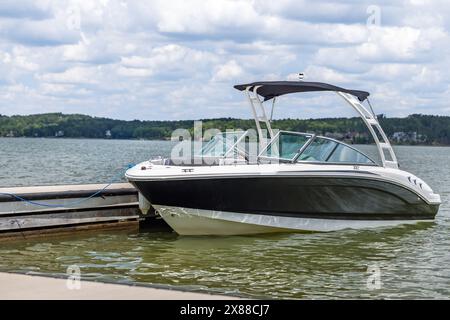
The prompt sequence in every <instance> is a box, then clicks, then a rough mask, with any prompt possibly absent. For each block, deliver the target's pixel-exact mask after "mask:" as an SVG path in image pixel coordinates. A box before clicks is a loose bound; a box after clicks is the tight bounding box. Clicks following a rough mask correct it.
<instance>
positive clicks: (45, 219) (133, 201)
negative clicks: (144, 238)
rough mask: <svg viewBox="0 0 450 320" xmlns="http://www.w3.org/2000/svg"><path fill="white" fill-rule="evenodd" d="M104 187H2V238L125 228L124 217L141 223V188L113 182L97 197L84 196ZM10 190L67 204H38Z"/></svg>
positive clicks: (41, 200) (0, 224)
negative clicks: (54, 205)
mask: <svg viewBox="0 0 450 320" xmlns="http://www.w3.org/2000/svg"><path fill="white" fill-rule="evenodd" d="M103 187H104V185H100V184H87V185H59V186H38V187H17V188H0V194H1V193H3V195H2V196H0V239H7V238H10V237H12V238H17V236H19V237H21V236H22V235H23V234H33V235H47V234H53V233H54V232H55V230H60V231H58V232H76V231H78V230H84V229H85V228H86V226H89V228H94V229H99V228H103V227H105V226H107V227H108V228H111V225H112V224H117V225H118V226H119V227H120V228H121V227H123V222H124V221H134V222H133V223H134V224H135V225H136V226H138V225H139V224H138V220H139V215H140V211H139V207H138V202H137V200H138V199H137V190H136V189H134V188H133V186H132V185H131V184H128V183H118V184H112V185H110V186H108V188H107V189H105V190H102V192H100V193H99V194H98V195H96V196H95V197H91V198H88V199H86V200H83V199H84V198H86V197H89V196H90V195H92V194H93V193H95V192H96V191H98V190H101V189H102V188H103ZM9 193H11V194H15V195H19V196H20V197H22V198H24V199H27V200H32V201H36V202H41V203H42V202H45V203H49V204H64V205H66V206H64V207H62V206H61V207H42V206H36V205H33V204H30V203H27V202H24V201H18V199H17V198H13V197H12V196H10V195H7V194H9ZM82 200H83V201H82ZM68 204H70V205H68ZM75 226H80V227H82V228H81V229H78V228H76V227H75ZM62 229H64V230H65V231H61V230H62ZM47 231H48V232H47Z"/></svg>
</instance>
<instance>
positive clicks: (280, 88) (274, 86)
mask: <svg viewBox="0 0 450 320" xmlns="http://www.w3.org/2000/svg"><path fill="white" fill-rule="evenodd" d="M248 87H249V90H253V89H254V88H255V87H258V89H257V92H258V94H259V95H261V96H263V97H264V101H267V100H270V99H272V98H275V97H278V96H281V95H283V94H288V93H295V92H310V91H337V92H345V93H349V94H351V95H353V96H355V97H357V98H358V100H359V101H361V102H363V101H364V100H366V99H367V97H368V96H369V93H368V92H366V91H360V90H349V89H344V88H341V87H337V86H333V85H331V84H328V83H322V82H307V81H261V82H252V83H247V84H238V85H235V86H234V88H236V89H238V90H240V91H244V90H245V89H247V88H248Z"/></svg>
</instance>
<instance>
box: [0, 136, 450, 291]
mask: <svg viewBox="0 0 450 320" xmlns="http://www.w3.org/2000/svg"><path fill="white" fill-rule="evenodd" d="M0 140H1V139H0ZM59 141H62V142H59ZM66 141H68V142H65V143H68V144H70V143H72V142H73V141H75V142H76V143H84V142H79V141H78V140H72V141H70V140H66ZM2 143H3V144H5V143H9V142H5V141H4V140H3V141H0V144H2ZM29 143H33V142H29ZM44 143H48V142H46V141H44ZM58 143H64V141H63V140H58ZM89 143H93V144H94V142H92V141H90V142H89ZM96 143H97V144H104V143H109V145H108V146H104V145H100V146H97V148H99V149H101V150H103V149H102V148H104V150H111V154H113V153H117V150H116V151H115V149H114V148H115V147H117V148H118V149H119V148H120V149H122V150H123V149H125V150H126V149H127V148H130V149H132V147H136V145H134V146H133V144H139V143H141V145H140V146H141V149H140V150H141V153H139V152H138V153H136V151H135V153H134V154H133V157H135V158H137V159H139V158H140V159H145V158H148V152H149V150H153V149H158V148H159V149H158V150H160V151H161V150H162V151H167V150H169V149H170V148H169V147H168V146H167V145H164V143H162V144H161V145H158V146H155V145H154V144H152V142H145V143H144V142H136V141H131V142H128V143H129V144H130V145H127V142H126V141H119V142H114V141H102V140H99V141H97V142H96ZM158 143H160V142H158ZM24 144H26V143H24ZM145 146H148V148H145ZM161 146H162V147H161ZM61 148H62V149H63V147H62V146H61ZM66 148H67V146H66ZM92 148H94V145H92ZM152 148H153V149H152ZM37 149H38V148H37ZM3 150H4V149H3ZM72 150H73V149H72ZM75 150H76V149H75ZM105 152H106V154H105ZM105 152H103V153H102V156H101V157H102V158H108V157H109V156H110V155H109V154H107V151H105ZM396 152H397V154H398V157H399V159H400V162H401V165H402V168H404V169H405V170H408V171H411V172H413V173H415V174H417V175H418V176H419V177H421V178H423V179H424V180H425V181H427V182H428V183H429V184H430V185H431V186H432V188H433V189H434V190H435V191H437V192H439V193H440V194H441V197H442V200H443V204H442V206H441V209H440V211H439V214H438V216H437V218H436V221H435V222H434V223H424V224H417V225H413V226H402V227H396V228H383V229H374V230H364V231H355V230H343V231H339V232H330V233H308V234H278V235H259V236H245V237H243V236H233V237H181V236H177V235H176V234H174V233H170V232H140V233H136V232H104V233H98V234H92V233H91V234H85V235H78V236H75V237H64V238H52V239H46V240H42V239H41V240H33V241H31V240H23V241H15V242H6V243H2V244H1V246H0V270H4V271H20V272H33V273H46V274H48V273H50V274H58V275H64V274H65V272H66V269H67V267H68V266H70V265H74V264H75V265H78V266H79V267H80V269H81V273H82V277H83V278H85V279H95V280H105V281H115V282H135V283H143V284H163V285H170V286H176V287H184V288H189V289H195V290H200V291H202V290H205V291H213V292H219V293H232V294H240V295H244V296H247V297H273V298H450V205H449V200H450V148H438V147H398V148H396ZM75 154H76V152H74V155H75ZM111 156H113V155H111ZM2 157H3V155H2ZM9 157H10V158H11V155H9ZM55 157H56V156H55V155H53V156H52V159H54V158H55ZM65 157H69V158H70V157H71V155H70V152H69V155H67V154H66V155H65ZM3 159H4V158H3ZM82 159H84V158H83V157H82ZM91 160H92V156H91V157H86V159H85V160H84V162H82V164H80V167H81V168H83V167H84V168H89V170H87V172H86V173H85V175H84V176H83V178H84V179H89V178H92V179H94V180H95V178H98V176H100V177H103V176H107V174H108V171H107V169H108V168H107V167H105V166H103V167H102V166H101V164H99V163H98V161H93V160H92V163H89V161H91ZM124 160H128V159H120V161H124ZM3 161H4V160H3ZM27 161H28V162H30V163H32V161H31V160H30V159H27ZM60 161H62V160H60ZM115 161H117V162H120V161H119V160H117V159H116V160H115ZM8 163H9V162H5V161H4V165H3V167H1V168H0V176H2V175H3V176H6V175H7V173H8V172H9V173H10V172H11V170H12V169H13V168H15V170H17V167H18V166H19V167H20V165H19V164H18V163H17V162H16V163H15V164H14V165H11V166H10V167H8ZM43 163H44V162H43ZM72 170H74V171H76V170H81V169H77V168H73V169H72ZM19 171H20V170H19ZM44 171H45V170H43V169H41V168H40V169H39V171H38V172H41V173H42V172H44ZM22 174H23V175H24V176H25V175H26V173H22ZM28 176H29V177H28V180H26V179H25V182H26V183H25V184H27V183H30V184H36V181H40V180H36V179H39V176H38V175H37V174H35V173H34V174H28ZM8 179H12V177H9V178H8ZM59 179H62V180H61V181H64V179H65V177H64V175H63V176H62V177H61V175H60V176H59ZM80 179H81V178H80ZM0 181H2V180H0ZM8 181H10V180H8ZM74 181H76V182H89V180H84V181H81V180H76V179H75V180H74ZM23 183H24V180H21V181H18V182H17V184H23ZM368 267H369V268H371V269H374V270H379V271H380V273H379V280H380V282H379V284H380V286H376V285H375V286H374V285H371V283H369V286H368V280H369V279H370V278H369V276H370V275H371V274H370V273H368V272H367V271H368Z"/></svg>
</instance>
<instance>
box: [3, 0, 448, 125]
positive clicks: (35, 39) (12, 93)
mask: <svg viewBox="0 0 450 320" xmlns="http://www.w3.org/2000/svg"><path fill="white" fill-rule="evenodd" d="M449 31H450V5H449V3H448V0H389V1H388V0H383V1H375V0H372V1H367V2H366V1H361V0H354V1H353V0H343V1H342V0H341V1H332V0H323V1H322V0H320V1H319V0H314V1H306V0H305V1H303V0H277V1H272V0H248V1H247V0H245V1H244V0H242V1H240V0H212V1H206V0H205V1H196V0H190V1H187V0H180V1H177V0H162V1H159V0H151V1H137V0H134V1H132V0H130V1H125V0H97V1H91V0H80V1H70V0H68V1H59V0H58V1H49V0H35V1H31V0H30V1H28V0H23V1H20V0H2V1H1V2H0V75H1V76H0V114H6V115H12V114H31V113H43V112H64V113H84V114H89V115H95V116H104V117H111V118H118V119H148V120H150V119H199V118H211V117H224V116H225V117H228V116H232V117H245V118H248V117H249V116H250V112H249V109H248V107H247V106H246V103H245V100H244V97H243V96H242V94H241V93H240V92H238V91H236V90H235V89H233V88H232V86H233V85H234V84H238V83H245V82H250V81H256V80H286V79H292V80H296V79H297V77H296V74H297V73H298V72H305V74H306V80H310V81H324V82H331V83H333V84H336V85H340V86H344V87H348V88H351V89H362V90H367V91H369V92H370V93H371V101H372V104H373V105H374V107H375V110H376V112H377V113H386V114H387V115H388V116H406V115H408V114H411V113H426V114H440V115H450V99H449V98H450V85H449V83H450V82H449V80H450V75H449V70H450V37H449ZM339 105H341V101H340V100H338V97H337V96H336V95H335V94H333V93H323V94H305V95H304V96H302V97H286V98H284V99H283V100H282V101H281V105H280V108H279V109H277V110H276V114H275V116H276V117H277V118H285V117H329V116H340V115H347V114H346V111H345V109H344V108H343V109H342V110H341V109H340V107H338V106H339ZM341 111H342V113H341ZM350 114H351V113H350Z"/></svg>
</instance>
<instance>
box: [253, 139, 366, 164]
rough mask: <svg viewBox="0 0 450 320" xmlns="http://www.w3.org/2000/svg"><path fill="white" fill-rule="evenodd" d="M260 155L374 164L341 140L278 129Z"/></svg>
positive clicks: (276, 157) (296, 159)
mask: <svg viewBox="0 0 450 320" xmlns="http://www.w3.org/2000/svg"><path fill="white" fill-rule="evenodd" d="M260 157H261V158H263V159H278V160H282V161H289V162H302V161H304V162H327V163H337V164H339V163H345V164H368V165H375V162H374V161H373V160H372V159H370V158H369V157H368V156H366V155H365V154H363V153H362V152H360V151H358V150H356V149H355V148H353V147H351V146H349V145H347V144H345V143H343V142H340V141H337V140H334V139H330V138H326V137H321V136H316V135H313V134H306V133H296V132H287V131H280V132H279V133H278V134H277V135H276V136H275V137H274V139H272V141H271V142H270V143H269V145H268V146H267V148H266V149H265V150H264V151H263V153H261V154H260Z"/></svg>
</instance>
